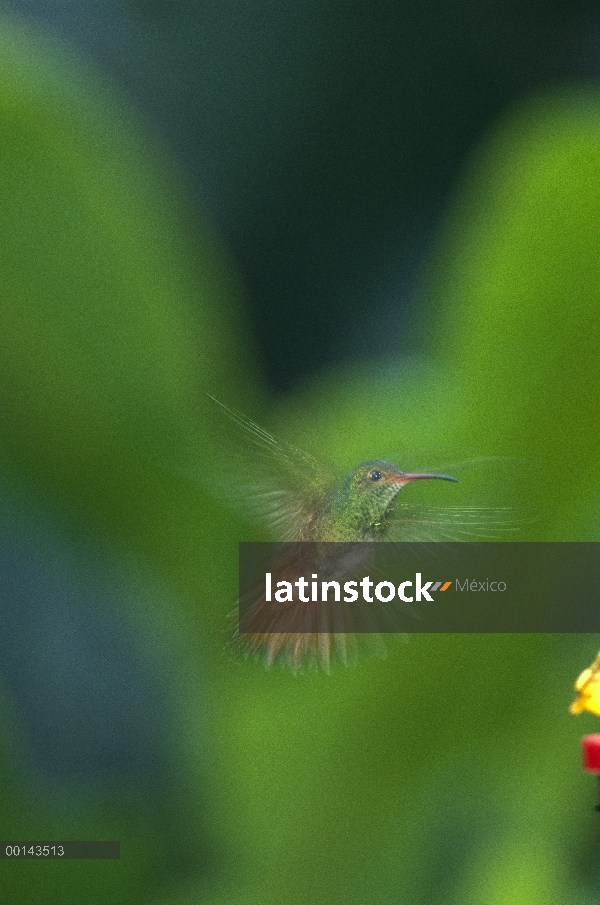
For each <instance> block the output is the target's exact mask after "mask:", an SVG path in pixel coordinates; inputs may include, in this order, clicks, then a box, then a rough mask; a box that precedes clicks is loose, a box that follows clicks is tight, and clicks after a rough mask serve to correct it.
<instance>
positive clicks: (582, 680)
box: [569, 654, 600, 716]
mask: <svg viewBox="0 0 600 905" xmlns="http://www.w3.org/2000/svg"><path fill="white" fill-rule="evenodd" d="M575 691H576V692H577V697H576V698H575V700H574V701H573V703H572V704H571V706H570V708H569V710H570V711H571V713H581V711H582V710H589V711H590V713H595V714H596V716H600V654H598V656H597V657H596V659H595V660H594V662H593V663H592V665H591V666H590V668H589V669H584V670H583V672H582V673H581V675H580V676H579V678H578V679H577V681H576V682H575Z"/></svg>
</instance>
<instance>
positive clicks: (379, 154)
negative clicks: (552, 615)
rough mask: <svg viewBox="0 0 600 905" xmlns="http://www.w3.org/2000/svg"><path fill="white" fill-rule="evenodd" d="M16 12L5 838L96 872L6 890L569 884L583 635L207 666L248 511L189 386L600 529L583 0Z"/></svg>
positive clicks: (329, 453) (253, 897)
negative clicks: (64, 850)
mask: <svg viewBox="0 0 600 905" xmlns="http://www.w3.org/2000/svg"><path fill="white" fill-rule="evenodd" d="M25 7H27V8H26V9H25ZM22 8H23V10H24V11H25V12H27V13H28V15H29V17H30V20H31V21H33V20H35V19H36V18H37V19H38V20H39V21H41V20H42V19H43V20H44V24H43V25H40V24H38V25H37V26H35V27H33V25H32V24H31V23H30V24H29V25H25V24H24V23H22V22H19V21H17V20H13V19H10V18H2V19H1V20H0V158H1V165H0V199H1V201H0V472H1V474H0V487H1V495H0V507H1V508H0V600H1V601H2V625H1V631H0V675H1V677H2V700H1V710H2V721H1V723H0V728H1V731H2V760H1V770H2V777H1V778H2V782H1V784H0V790H1V791H0V829H1V832H0V836H2V837H3V838H5V839H9V838H13V837H14V838H17V839H18V838H23V837H24V836H27V837H30V838H31V837H38V838H40V839H48V840H51V839H60V838H70V839H94V838H98V839H119V840H120V841H121V852H122V855H121V859H120V861H118V862H110V863H108V862H97V863H92V862H89V863H83V862H81V863H69V864H62V863H61V864H56V863H45V864H31V863H23V862H20V863H16V862H3V869H2V872H1V873H0V898H2V900H3V901H6V902H10V903H13V902H14V903H20V902H23V903H53V905H54V903H57V902H65V903H71V902H73V903H75V902H84V901H85V902H97V903H106V902H128V903H129V902H131V903H134V902H140V903H141V902H144V903H146V902H149V901H156V902H157V903H165V905H167V903H168V905H184V903H190V905H191V903H204V902H206V903H214V905H216V903H219V905H225V903H228V905H229V903H231V905H271V903H272V905H276V903H277V905H280V903H282V902H285V903H290V905H294V903H298V905H300V903H302V905H304V903H311V905H312V903H321V902H327V903H338V902H339V903H342V902H343V903H349V902H353V903H357V905H363V903H367V902H368V903H370V902H374V903H375V902H377V903H387V902H390V903H392V902H394V903H396V902H403V903H404V902H406V903H410V905H417V903H421V902H423V903H425V902H427V903H430V902H439V903H443V905H454V903H457V905H458V903H460V905H471V903H472V905H484V903H485V905H512V903H515V905H517V903H518V905H546V903H555V902H561V903H563V902H564V903H569V905H571V903H572V905H588V903H592V902H595V901H596V900H597V897H598V890H599V883H600V877H599V871H598V866H597V865H598V845H599V843H600V831H599V821H598V814H597V813H596V812H595V811H594V810H593V804H594V800H595V782H594V779H593V778H592V777H590V776H584V775H582V773H581V771H580V767H579V739H580V736H581V735H582V734H583V733H585V732H593V731H595V730H596V729H597V728H598V727H597V720H596V718H594V717H592V716H591V715H589V714H585V715H584V716H582V717H581V718H580V719H579V720H576V719H575V718H574V717H572V716H570V715H569V713H568V705H569V703H570V700H571V695H572V684H573V682H574V680H575V678H576V677H577V675H578V674H579V672H580V671H581V670H582V669H584V668H585V667H586V666H588V665H589V663H590V662H591V661H592V659H593V658H594V656H595V655H596V653H597V650H598V647H599V646H600V645H599V639H598V637H597V636H593V635H592V636H586V635H580V636H560V635H527V636H525V635H501V636H493V637H492V636H470V635H432V636H421V637H416V636H415V637H412V638H411V639H409V641H408V643H404V642H403V641H402V640H401V639H399V638H398V639H391V641H390V643H389V645H388V648H389V650H388V656H387V658H386V659H385V660H377V659H367V660H365V661H363V662H361V663H359V664H358V665H357V666H356V667H354V668H351V669H343V668H337V669H335V670H333V671H332V673H331V675H329V676H327V675H322V674H317V673H314V674H309V675H300V676H294V675H291V674H288V673H287V672H285V671H283V670H274V671H271V672H267V671H265V670H263V669H262V667H261V666H259V665H258V664H254V663H250V662H249V663H240V662H238V661H237V660H235V659H234V658H232V657H230V656H229V655H228V654H227V653H226V652H225V650H224V648H225V643H226V641H227V638H228V634H227V632H228V629H227V620H226V614H227V612H228V611H229V610H230V609H231V608H232V604H233V601H235V596H236V583H237V574H236V569H237V544H238V542H239V541H240V540H247V539H251V538H256V537H257V534H256V530H255V529H254V528H253V527H252V526H251V525H248V524H247V523H245V522H243V521H242V520H241V519H239V518H238V516H236V515H235V513H234V512H233V511H230V510H229V509H228V508H227V507H226V506H224V505H222V503H220V502H219V496H220V495H219V493H218V492H216V488H217V487H219V488H220V487H221V486H222V484H223V476H224V475H225V477H227V476H228V474H229V471H228V467H229V465H228V463H229V459H228V453H227V449H226V447H225V446H221V445H219V444H218V443H217V442H216V437H217V435H218V431H217V428H216V427H215V420H216V419H215V412H214V409H213V407H212V403H210V401H209V400H208V399H207V398H206V396H205V391H210V392H212V393H214V394H215V395H217V396H218V397H219V398H222V399H224V400H225V401H228V402H230V403H233V404H234V405H236V406H237V407H238V408H240V409H242V410H244V411H247V412H248V413H249V414H252V415H254V416H255V417H257V419H258V420H260V421H261V422H264V423H266V424H268V425H269V426H271V427H272V428H273V429H274V430H276V431H277V432H278V433H280V434H282V435H284V436H285V437H287V438H288V439H290V440H292V441H293V442H294V441H295V442H297V443H298V444H299V445H301V446H303V447H305V448H307V449H309V450H310V451H311V452H313V453H314V454H315V455H317V456H319V457H322V458H323V459H326V460H329V461H330V462H331V463H333V465H334V466H335V467H336V468H338V469H339V470H340V472H341V473H343V472H345V471H348V470H349V469H350V468H352V467H353V466H354V465H356V463H357V462H360V461H362V460H365V459H368V458H372V457H373V456H376V455H385V454H388V451H394V450H395V451H397V452H398V453H402V451H403V450H419V449H421V450H427V451H428V452H427V455H428V456H431V457H437V459H438V461H440V462H441V461H446V462H451V461H454V460H456V459H468V458H469V457H476V456H503V457H512V458H510V459H508V461H512V462H514V463H515V464H514V467H513V468H512V473H511V475H510V482H511V490H510V492H511V493H514V492H515V486H516V492H517V493H518V495H519V496H520V498H521V502H522V503H523V504H524V506H525V507H526V508H527V509H528V510H529V511H532V512H534V513H536V518H535V520H533V521H531V522H528V523H527V525H526V527H525V528H524V529H523V532H522V534H521V535H520V537H519V539H520V540H554V541H556V540H561V541H566V540H569V541H582V540H599V539H600V538H599V536H598V535H599V530H600V525H599V507H598V498H599V497H598V491H599V483H600V477H599V475H600V472H599V469H598V465H599V458H600V457H599V454H598V442H597V427H596V425H597V421H598V411H599V402H600V400H599V394H600V389H599V387H600V382H599V380H598V377H599V374H598V362H599V352H600V349H599V348H598V346H599V344H600V339H599V333H598V298H599V294H600V267H599V260H600V257H599V254H598V251H599V241H600V240H599V238H598V236H599V233H598V223H599V221H600V150H599V149H600V91H599V90H598V89H597V88H596V87H595V84H594V77H595V59H594V48H593V46H592V45H593V41H591V40H587V35H588V34H590V33H591V34H593V28H592V26H593V25H594V23H595V22H596V19H595V7H593V6H592V5H590V6H588V7H587V8H586V16H587V17H588V18H587V19H586V17H585V16H584V15H583V14H579V13H578V16H580V18H578V19H575V12H574V8H573V7H572V6H571V5H570V4H558V3H557V4H550V5H548V4H544V5H542V4H526V5H525V6H517V5H516V4H514V5H509V4H503V5H495V6H492V5H491V4H488V5H483V6H482V5H477V6H476V5H475V4H461V5H459V6H456V5H455V6H453V7H452V9H451V11H450V7H446V6H441V5H436V4H432V5H429V6H426V7H416V6H413V7H409V6H408V5H398V6H395V5H394V6H391V5H390V6H389V7H386V6H385V5H383V4H380V5H375V6H373V5H369V6H367V5H361V4H355V5H350V6H348V5H344V6H342V5H341V4H339V5H337V6H336V5H332V6H330V7H329V6H328V7H321V6H317V5H316V4H314V5H306V6H301V7H298V8H291V7H290V8H289V9H286V11H285V15H286V16H287V18H286V20H285V28H283V26H282V25H281V21H282V18H281V17H282V16H283V14H282V13H281V12H280V11H277V10H275V9H274V8H272V7H271V6H268V5H266V4H265V5H264V6H254V5H253V6H250V5H248V6H245V7H243V8H242V7H231V8H226V7H219V8H218V9H217V8H216V7H215V8H211V9H208V8H207V9H206V10H204V8H203V7H200V6H196V7H194V8H193V10H192V11H191V12H190V11H188V10H187V9H186V7H184V6H181V7H180V8H179V9H178V14H177V15H175V14H173V12H172V8H171V6H168V7H167V5H164V6H163V5H161V4H156V3H155V4H152V5H151V6H150V5H148V6H146V5H143V4H135V5H133V4H132V5H131V6H125V7H119V12H118V14H117V11H116V9H114V8H112V7H110V6H109V5H106V6H105V7H98V9H99V10H102V11H103V12H102V16H100V18H97V19H96V20H94V18H93V17H90V15H91V14H90V11H89V10H88V9H87V8H86V7H85V6H84V7H81V6H78V7H76V8H75V7H68V6H63V7H61V9H62V10H63V20H62V24H61V22H59V21H58V19H57V14H55V16H54V21H49V20H51V19H52V17H51V16H50V17H49V16H48V14H47V11H46V15H45V16H43V15H42V13H43V12H44V8H43V7H41V6H40V7H36V6H34V5H33V4H22ZM56 9H58V7H57V8H56ZM578 9H580V7H578ZM234 13H236V14H237V15H235V14H234ZM38 14H39V15H38ZM86 15H87V18H86ZM98 15H100V14H99V13H98ZM219 15H220V18H219ZM69 21H70V28H67V27H66V26H67V25H68V24H69ZM86 23H87V24H86ZM317 26H318V27H317ZM61 28H63V31H62V34H63V35H64V36H65V37H64V41H65V42H66V45H65V46H59V45H60V41H59V39H58V38H57V37H56V36H57V34H59V33H61ZM86 28H87V32H86ZM136 29H137V31H136ZM85 34H87V35H88V40H87V42H86V41H83V40H80V41H79V44H78V40H79V36H81V35H85ZM111 36H112V37H113V38H117V37H119V36H120V40H119V41H117V40H114V41H113V42H112V44H111V40H109V39H110V38H111ZM135 36H137V38H136V40H134V37H135ZM284 39H285V40H284ZM62 40H63V39H61V41H62ZM152 42H155V43H152ZM586 42H587V43H586ZM155 46H156V47H159V46H160V47H161V48H162V51H161V52H162V56H160V55H158V56H154V57H153V56H152V48H154V47H155ZM199 46H200V47H201V48H202V52H200V51H199V50H198V47H199ZM77 48H78V49H77ZM103 48H104V50H103ZM110 48H112V50H110ZM211 49H212V55H211V53H209V51H210V50H211ZM109 50H110V52H109ZM94 55H95V58H96V62H95V63H91V62H90V59H91V58H92V57H94ZM150 58H152V59H153V60H154V63H153V66H152V67H149V59H150ZM103 63H105V64H106V65H103ZM126 63H127V64H128V65H125V64H126ZM176 64H177V65H176ZM294 64H297V65H296V68H294ZM161 66H162V68H161ZM144 67H146V68H144ZM178 67H179V68H178ZM186 71H187V72H188V73H189V75H188V76H187V77H185V72H186ZM584 75H585V77H586V79H587V81H586V83H585V84H583V76H584ZM161 85H162V86H163V87H164V91H163V94H162V95H160V93H159V92H158V91H157V86H161ZM143 88H144V89H145V90H142V89H143ZM165 111H166V112H170V118H169V117H165V116H164V115H163V114H164V112H165ZM203 142H204V144H203ZM196 146H197V150H198V153H197V154H196V153H195V150H194V149H195V148H196ZM201 197H202V198H205V206H201V204H200V201H199V199H200V198H201ZM284 388H287V390H288V393H287V395H285V396H284V395H282V394H281V393H276V392H275V391H276V390H277V389H279V390H282V389H284ZM431 451H433V452H431ZM413 455H415V454H414V453H413ZM505 461H506V460H505ZM522 463H527V465H526V466H525V464H522ZM424 464H425V463H424ZM191 475H192V477H191ZM500 477H501V476H500ZM232 479H233V480H235V474H234V475H232ZM496 483H498V480H497V481H496ZM499 483H500V487H499V490H500V493H501V492H502V479H501V480H500V481H499ZM213 485H214V486H213ZM494 490H495V492H497V491H498V488H497V487H496V488H494ZM407 492H408V491H407ZM507 493H508V490H507Z"/></svg>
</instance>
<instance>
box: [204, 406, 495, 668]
mask: <svg viewBox="0 0 600 905" xmlns="http://www.w3.org/2000/svg"><path fill="white" fill-rule="evenodd" d="M209 395H210V394H209ZM210 398H211V399H212V400H213V401H214V402H215V403H216V404H217V405H218V406H220V408H221V410H222V411H223V412H224V413H225V414H226V415H227V416H228V418H229V419H230V420H231V421H233V422H234V423H235V424H236V425H237V426H238V428H240V429H241V430H242V431H243V433H244V434H245V435H246V437H247V438H249V439H250V440H251V441H252V443H253V445H254V449H255V452H256V455H255V456H254V457H253V469H252V470H253V471H254V472H255V476H254V478H253V480H252V481H250V482H248V483H245V484H241V485H240V486H238V487H236V488H235V490H234V493H235V501H236V503H237V508H239V503H240V501H241V502H242V508H244V509H245V511H246V514H247V515H249V516H250V518H251V520H253V521H257V522H259V523H261V524H262V525H263V526H264V527H266V528H267V530H268V531H269V532H270V534H271V536H272V538H273V540H274V541H281V542H285V543H286V544H288V545H290V544H293V545H294V546H293V547H291V548H290V547H289V546H288V547H286V549H285V554H283V556H282V558H281V559H279V560H278V561H277V562H276V563H274V565H273V566H272V569H273V574H274V576H276V578H277V579H279V580H288V581H290V582H291V583H292V584H293V582H294V580H295V579H296V578H297V577H298V576H299V575H301V574H310V572H311V571H313V572H314V571H317V570H319V569H320V570H321V572H322V570H323V567H324V565H325V567H327V566H329V567H332V566H334V565H337V566H339V563H337V564H334V563H332V562H331V559H330V560H329V562H328V563H327V562H325V560H326V558H327V556H328V555H329V556H330V554H327V553H323V555H320V554H319V553H318V552H317V553H315V551H319V550H321V549H323V550H324V549H325V548H321V547H320V546H319V545H321V544H324V545H326V544H341V543H344V544H357V545H358V544H360V545H361V550H362V553H361V554H360V555H359V556H358V559H356V558H355V560H354V565H355V566H356V565H358V564H359V561H360V559H361V558H362V561H363V562H364V558H365V556H366V555H368V553H366V552H365V551H368V546H367V545H369V544H370V543H371V542H381V541H404V542H406V541H411V542H418V541H432V540H442V539H444V540H457V539H460V537H461V535H462V536H471V535H472V534H473V533H474V532H476V531H477V530H478V528H479V527H481V526H483V525H484V524H485V525H486V526H487V525H488V518H487V516H485V515H483V513H484V510H481V509H479V508H474V509H473V508H469V509H464V508H462V509H461V508H455V507H452V508H446V509H427V508H424V507H422V506H415V505H413V504H403V503H400V504H399V502H398V496H399V494H400V493H401V492H402V491H403V490H404V488H406V487H408V486H409V485H410V484H413V483H415V482H418V481H426V480H427V481H431V480H437V481H451V482H457V481H458V479H457V478H456V477H453V476H451V475H447V474H437V473H429V472H405V471H403V470H402V469H401V468H400V467H399V466H398V465H396V464H394V463H392V462H388V461H385V460H383V459H371V460H369V461H366V462H362V463H361V464H359V465H357V466H356V467H355V468H353V469H352V470H351V471H350V473H349V474H348V475H346V476H345V477H341V478H340V477H339V476H337V475H336V474H335V472H334V471H333V470H331V469H330V468H328V467H327V466H326V465H324V464H323V463H322V462H320V461H319V460H318V459H316V458H315V457H313V456H312V455H310V454H309V453H307V452H305V451H304V450H301V449H298V448H297V447H295V446H292V445H291V444H289V443H287V442H285V441H284V440H282V439H280V438H279V437H276V436H275V435H274V434H271V433H270V432H268V431H267V430H265V429H264V428H262V427H260V426H259V425H258V424H256V423H255V422H254V421H252V420H251V419H250V418H248V417H247V416H246V415H244V414H242V413H241V412H238V411H237V410H235V409H233V408H230V407H229V406H228V405H225V404H224V403H223V402H220V401H219V400H218V399H216V398H215V397H214V396H210ZM256 475H258V477H256ZM228 483H229V484H230V482H228ZM229 495H230V497H231V486H229ZM307 543H310V544H311V546H310V550H311V551H312V552H311V556H313V560H312V561H310V562H307V561H306V558H305V555H304V552H303V547H302V545H303V544H304V545H306V544H307ZM315 545H317V546H315ZM304 549H306V548H304ZM329 549H331V548H329ZM315 556H317V557H318V559H319V561H318V562H317V561H316V560H315V559H314V557H315ZM244 604H245V608H246V612H247V613H249V619H247V620H246V627H243V626H242V625H240V626H239V630H238V632H237V633H236V635H235V637H234V642H233V643H234V645H235V646H236V647H241V648H242V650H243V651H244V653H245V654H246V655H251V654H253V655H256V656H258V657H261V658H262V659H263V661H264V663H265V665H267V666H271V665H272V664H273V663H274V662H275V661H278V660H280V661H283V662H287V663H288V664H289V665H290V666H291V667H292V669H293V670H295V671H297V670H299V669H302V668H304V667H305V666H307V665H317V666H320V667H321V668H323V669H325V670H326V671H328V669H329V665H330V662H331V659H332V657H333V655H334V653H336V654H337V656H338V658H339V659H341V660H342V661H343V662H347V661H348V659H349V657H350V656H353V654H354V652H355V649H356V637H355V635H354V633H353V632H352V631H351V626H352V623H353V619H352V613H349V612H347V611H346V612H344V610H343V608H341V609H340V608H338V610H337V612H336V613H335V614H333V612H332V610H331V608H328V606H327V605H326V604H321V603H312V602H308V603H307V604H306V603H297V602H295V603H291V604H289V605H288V606H287V610H288V612H285V613H284V612H283V610H285V609H286V608H285V607H282V605H278V604H274V603H270V602H268V601H266V600H265V595H264V590H263V589H262V588H260V589H253V590H252V591H251V592H250V593H249V595H246V600H245V601H244ZM290 607H295V608H296V609H295V610H293V611H292V612H291V613H290V612H289V608H290ZM382 609H385V608H382ZM236 615H237V611H236ZM385 616H386V618H387V617H388V616H389V612H386V613H385ZM247 625H251V627H252V628H251V630H248V628H247ZM278 626H279V627H280V630H277V629H278ZM281 626H283V628H281ZM290 628H292V629H293V630H290ZM376 630H377V622H376V621H375V624H374V631H375V635H376ZM372 640H373V639H372ZM379 647H381V643H379Z"/></svg>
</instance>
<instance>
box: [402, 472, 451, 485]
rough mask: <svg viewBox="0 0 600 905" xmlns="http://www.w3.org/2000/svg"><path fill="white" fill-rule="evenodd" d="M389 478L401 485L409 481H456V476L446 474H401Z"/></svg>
mask: <svg viewBox="0 0 600 905" xmlns="http://www.w3.org/2000/svg"><path fill="white" fill-rule="evenodd" d="M391 480H392V481H393V483H394V484H400V485H401V486H402V487H404V485H405V484H410V482H411V481H456V482H457V483H458V478H452V477H450V475H447V474H402V475H394V477H393V478H392V479H391Z"/></svg>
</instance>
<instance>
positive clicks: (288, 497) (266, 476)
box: [210, 396, 334, 541]
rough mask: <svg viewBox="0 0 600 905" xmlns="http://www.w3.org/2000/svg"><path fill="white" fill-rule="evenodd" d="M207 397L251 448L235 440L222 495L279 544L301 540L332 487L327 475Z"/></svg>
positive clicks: (300, 452) (303, 455)
mask: <svg viewBox="0 0 600 905" xmlns="http://www.w3.org/2000/svg"><path fill="white" fill-rule="evenodd" d="M210 398H211V399H212V400H213V402H215V403H216V404H217V405H218V406H219V407H220V408H221V409H222V411H223V412H224V413H225V414H226V415H227V417H228V418H229V419H230V421H232V422H233V423H234V424H235V425H236V426H237V427H238V428H240V430H241V431H242V435H243V438H244V439H246V440H249V441H250V445H249V446H246V445H245V444H240V443H239V442H237V443H236V444H235V448H234V449H232V454H231V460H232V461H231V463H230V465H231V466H232V467H231V468H228V476H229V477H228V479H227V482H226V483H225V484H224V485H223V490H224V495H226V496H227V498H228V501H229V502H230V503H231V505H233V506H234V508H236V509H239V510H241V511H242V512H243V513H244V514H245V515H247V516H248V517H249V518H250V519H252V520H254V521H258V522H260V523H262V524H263V525H264V526H265V527H266V528H268V529H269V531H270V532H271V533H272V534H273V536H274V537H275V538H276V539H277V540H281V541H293V540H301V539H302V535H303V532H304V531H305V529H306V528H307V527H308V526H309V524H310V521H311V518H312V517H313V515H314V512H315V509H316V507H317V506H318V505H319V502H321V501H322V500H323V498H324V497H325V496H326V495H327V493H329V492H330V490H331V488H332V486H333V484H334V479H333V476H332V474H331V472H330V471H329V470H328V469H327V468H325V467H324V466H323V465H321V463H320V462H318V461H317V460H316V459H315V458H313V457H312V456H311V455H309V454H308V453H305V452H304V451H303V450H300V449H298V448H297V447H295V446H292V445H291V444H289V443H286V442H285V441H283V440H281V439H280V438H278V437H275V436H274V435H273V434H271V433H269V432H268V431H266V430H264V428H262V427H260V425H258V424H256V423H255V422H254V421H252V420H251V419H250V418H248V417H247V416H246V415H243V414H242V413H241V412H238V411H236V410H235V409H232V408H230V407H229V406H228V405H225V404H224V403H223V402H220V401H219V400H218V399H216V398H215V397H214V396H211V397H210ZM236 466H237V467H236ZM231 471H233V472H234V478H233V480H232V479H231V477H230V476H231ZM222 495H223V494H222Z"/></svg>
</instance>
